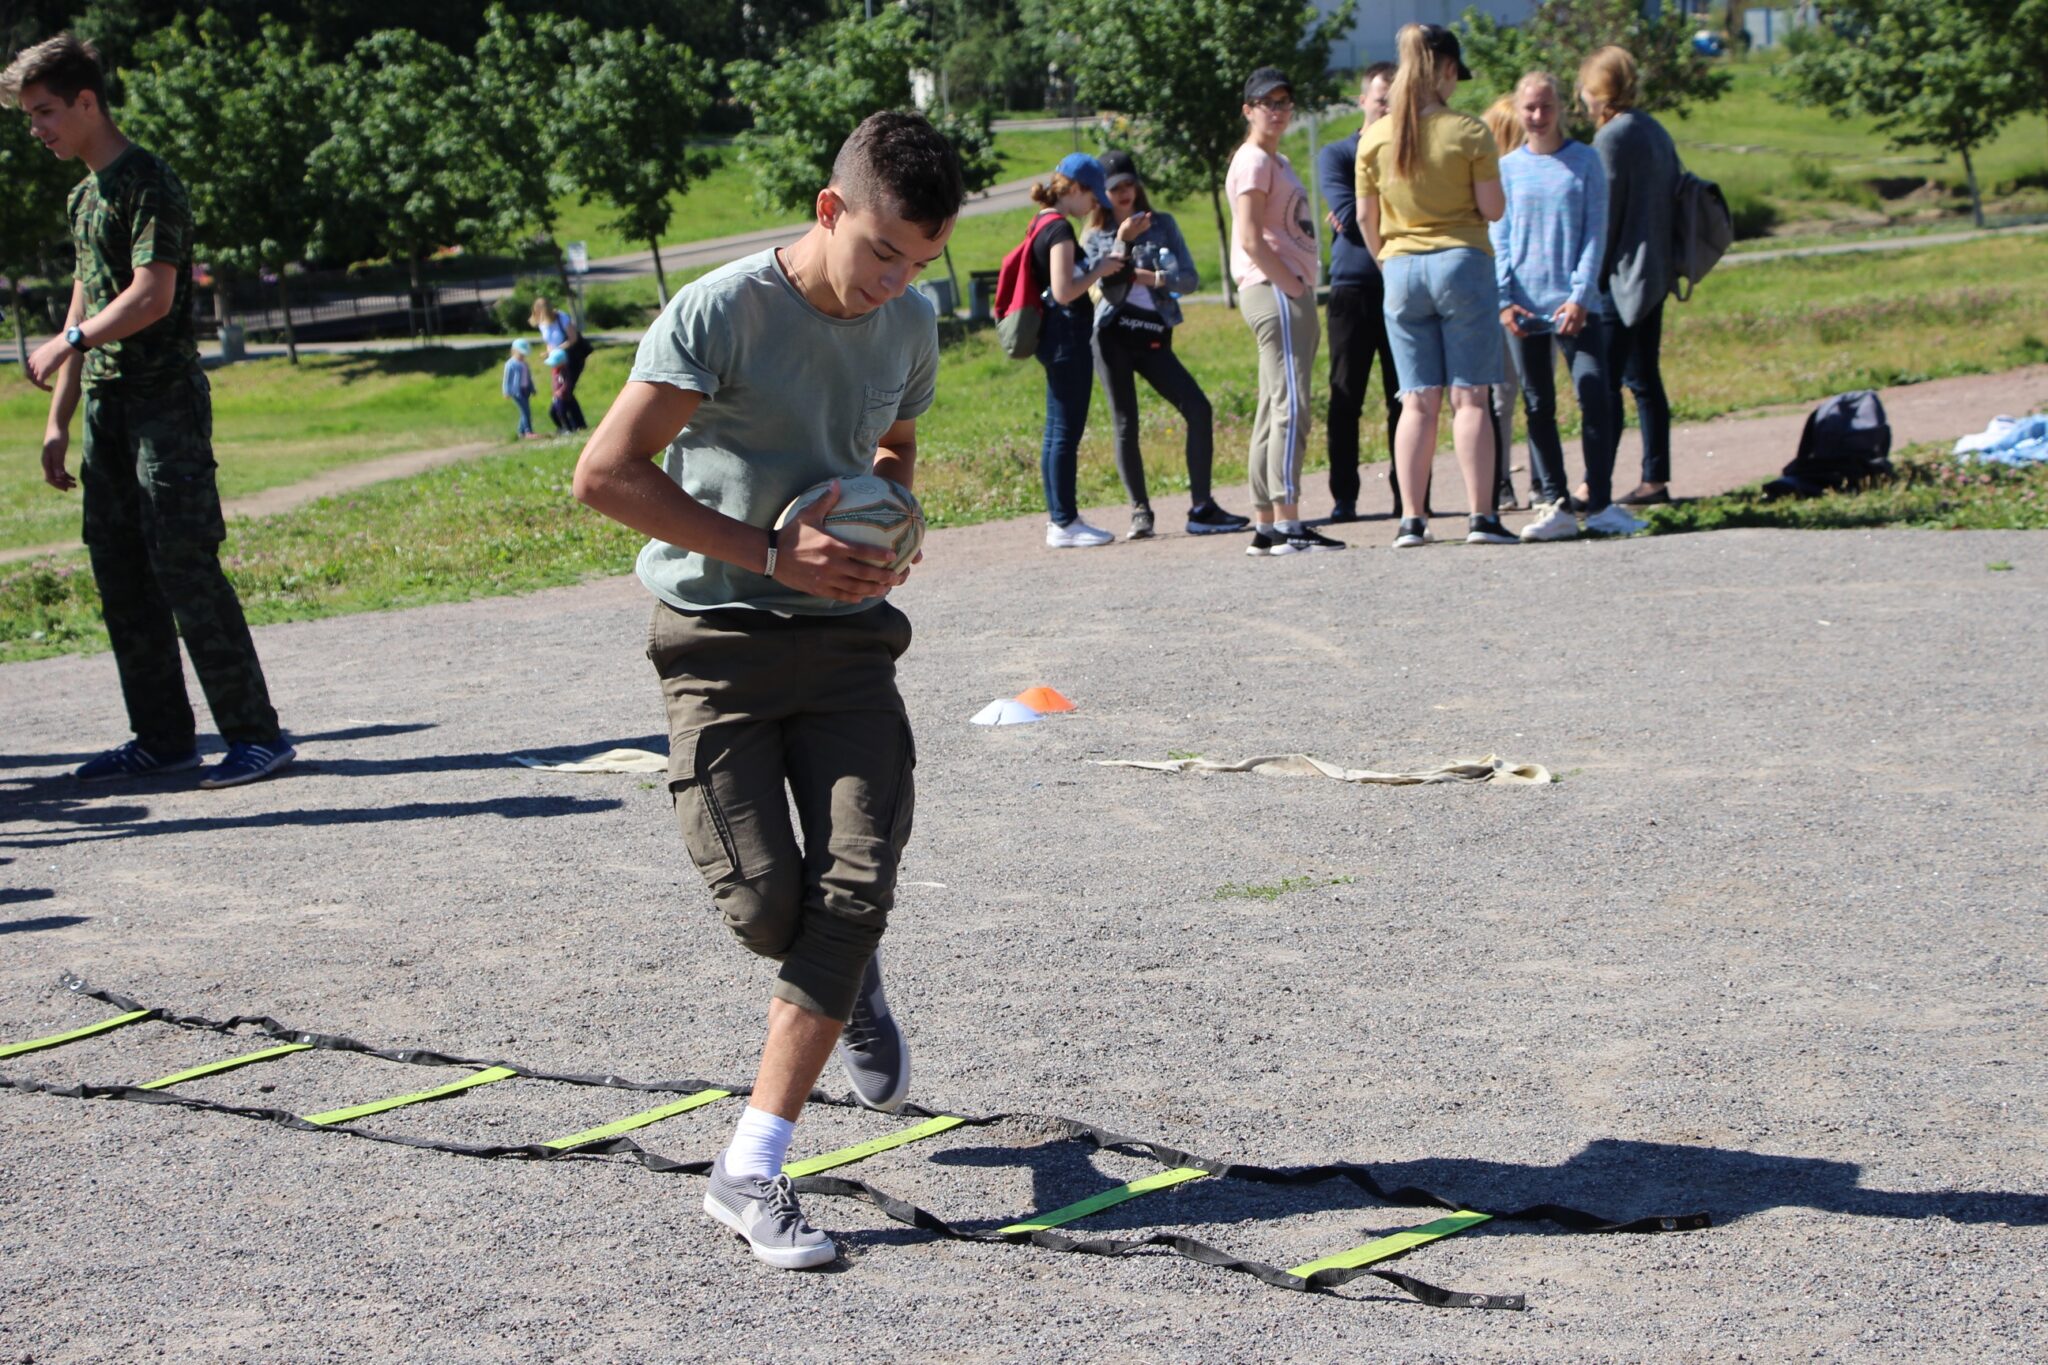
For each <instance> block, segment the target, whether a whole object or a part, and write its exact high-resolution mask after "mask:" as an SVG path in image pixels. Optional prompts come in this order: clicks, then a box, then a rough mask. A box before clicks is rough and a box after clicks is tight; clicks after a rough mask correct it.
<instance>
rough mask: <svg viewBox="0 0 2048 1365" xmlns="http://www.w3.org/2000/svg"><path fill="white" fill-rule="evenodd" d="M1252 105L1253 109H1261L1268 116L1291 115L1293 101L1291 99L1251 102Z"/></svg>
mask: <svg viewBox="0 0 2048 1365" xmlns="http://www.w3.org/2000/svg"><path fill="white" fill-rule="evenodd" d="M1252 103H1253V105H1254V106H1255V107H1257V108H1260V109H1263V110H1265V111H1266V112H1267V113H1269V114H1291V113H1293V112H1294V101H1293V100H1291V99H1277V100H1253V101H1252Z"/></svg>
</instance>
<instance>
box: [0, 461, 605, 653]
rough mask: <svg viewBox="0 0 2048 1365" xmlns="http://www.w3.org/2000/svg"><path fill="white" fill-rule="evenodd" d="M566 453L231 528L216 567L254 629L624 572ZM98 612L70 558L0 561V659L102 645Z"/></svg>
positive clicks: (363, 494) (431, 478) (477, 466)
mask: <svg viewBox="0 0 2048 1365" xmlns="http://www.w3.org/2000/svg"><path fill="white" fill-rule="evenodd" d="M576 453H577V452H576V448H575V447H574V446H571V445H566V444H565V445H554V446H544V447H540V448H538V449H536V448H534V447H521V448H519V449H516V450H510V451H507V452H506V453H504V454H502V455H493V456H489V457H486V458H484V459H479V460H476V461H473V462H470V463H467V464H462V465H451V466H448V467H445V468H442V469H436V470H432V471H430V472H428V473H425V474H421V475H418V476H416V477H413V478H409V479H399V480H394V481H392V482H390V483H384V484H378V485H376V486H374V487H371V488H367V489H363V490H360V491H358V492H354V493H348V494H344V495H342V496H339V497H333V498H323V499H321V500H320V501H318V502H316V503H313V504H311V505H309V506H307V507H305V508H302V509H299V510H298V511H296V512H291V513H287V514H285V515H282V516H276V517H266V518H263V519H262V520H258V521H249V522H241V523H237V524H236V525H235V526H234V528H233V531H232V534H231V535H230V537H229V539H228V542H227V544H226V545H225V546H223V552H222V555H221V562H222V564H223V566H224V567H225V568H226V569H227V571H228V574H229V576H230V577H231V578H233V580H234V583H235V587H236V589H237V590H238V591H239V592H240V593H241V596H242V605H243V607H244V609H245V610H246V611H247V613H248V615H249V619H250V621H251V622H253V623H255V624H258V625H261V624H265V623H268V622H273V621H298V620H309V619H313V618H317V617H323V616H333V615H338V614H341V613H346V612H357V611H382V610H386V609H390V608H396V607H411V606H420V605H423V604H425V603H429V602H449V601H460V600H463V599H466V598H470V597H476V596H486V595H498V594H503V593H514V592H527V591H531V590H533V589H536V588H546V587H559V586H563V585H566V584H570V583H576V582H579V581H581V580H583V579H585V578H589V577H592V576H595V575H599V574H608V573H622V572H625V571H626V570H627V569H628V568H629V567H630V566H631V564H632V560H633V556H634V554H635V553H637V552H638V550H639V548H640V545H641V544H642V539H643V538H642V537H640V536H639V535H637V534H635V533H634V532H632V531H629V530H627V529H626V528H625V527H623V526H619V525H617V524H615V523H613V522H610V521H607V520H605V519H604V518H603V517H600V516H598V515H597V514H596V513H595V512H591V511H588V510H586V509H585V508H583V507H582V506H580V505H579V504H577V503H576V502H575V500H574V499H573V498H571V497H570V495H569V477H570V474H571V472H572V471H573V470H574V468H575V463H576ZM98 608H99V603H98V597H97V594H96V593H95V592H94V591H93V586H92V574H91V572H90V570H89V569H87V567H86V565H85V558H84V556H83V555H82V554H77V553H73V554H70V555H66V556H63V557H61V558H57V559H45V560H38V561H34V562H31V563H29V564H26V565H21V566H0V660H11V659H26V658H36V657H40V656H42V655H46V654H56V653H64V652H71V651H76V650H80V649H104V648H105V647H106V631H105V629H104V627H102V625H101V624H100V620H99V609H98Z"/></svg>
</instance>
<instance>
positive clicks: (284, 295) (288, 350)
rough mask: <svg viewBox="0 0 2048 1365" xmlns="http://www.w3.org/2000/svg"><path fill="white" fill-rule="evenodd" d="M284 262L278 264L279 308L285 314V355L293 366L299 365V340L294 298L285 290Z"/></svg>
mask: <svg viewBox="0 0 2048 1365" xmlns="http://www.w3.org/2000/svg"><path fill="white" fill-rule="evenodd" d="M284 279H285V271H284V262H283V261H279V262H278V263H277V307H278V311H279V312H281V313H283V314H284V353H285V355H286V356H287V357H288V358H289V359H290V360H291V362H292V364H294V365H296V364H298V363H299V338H298V336H297V335H296V334H295V333H294V332H293V331H292V296H291V291H290V290H289V289H287V288H285V283H284Z"/></svg>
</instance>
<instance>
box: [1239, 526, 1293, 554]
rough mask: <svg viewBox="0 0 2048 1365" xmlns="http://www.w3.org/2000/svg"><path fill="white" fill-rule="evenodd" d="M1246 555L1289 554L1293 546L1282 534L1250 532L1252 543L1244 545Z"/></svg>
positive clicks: (1291, 552)
mask: <svg viewBox="0 0 2048 1365" xmlns="http://www.w3.org/2000/svg"><path fill="white" fill-rule="evenodd" d="M1244 552H1245V553H1246V554H1248V555H1291V554H1293V553H1294V547H1293V546H1292V545H1289V544H1288V543H1287V537H1286V536H1283V535H1270V536H1269V535H1267V534H1266V533H1265V532H1264V531H1254V532H1252V543H1251V544H1249V545H1247V546H1245V547H1244Z"/></svg>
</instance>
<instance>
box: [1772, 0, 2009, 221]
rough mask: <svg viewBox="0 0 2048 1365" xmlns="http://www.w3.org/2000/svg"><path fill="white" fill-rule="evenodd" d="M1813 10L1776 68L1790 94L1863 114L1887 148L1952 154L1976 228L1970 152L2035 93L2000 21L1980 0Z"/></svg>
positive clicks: (1860, 2) (1896, 1) (1897, 1)
mask: <svg viewBox="0 0 2048 1365" xmlns="http://www.w3.org/2000/svg"><path fill="white" fill-rule="evenodd" d="M1821 14H1822V19H1823V22H1822V23H1821V24H1820V25H1819V26H1817V27H1816V28H1814V29H1811V30H1808V31H1806V32H1805V33H1803V34H1801V35H1800V36H1799V39H1798V41H1797V42H1795V43H1794V44H1793V49H1792V57H1791V60H1790V61H1788V62H1787V63H1786V64H1785V72H1786V76H1787V78H1788V79H1789V81H1790V83H1791V87H1792V91H1793V97H1794V98H1796V99H1799V100H1801V101H1803V102H1805V103H1807V104H1816V105H1821V106H1824V107H1825V108H1826V109H1827V110H1828V112H1829V113H1831V114H1833V115H1834V116H1835V117H1836V118H1848V117H1851V116H1852V115H1856V114H1863V115H1867V116H1869V117H1870V118H1871V119H1873V120H1875V122H1876V124H1877V130H1878V131H1879V132H1881V133H1883V134H1885V135H1886V136H1887V137H1889V138H1890V139H1891V142H1892V145H1893V146H1894V147H1939V148H1942V149H1943V150H1945V151H1952V152H1955V153H1956V154H1958V155H1959V156H1961V157H1962V160H1963V175H1964V177H1965V178H1966V179H1967V180H1968V181H1969V187H1970V217H1971V220H1972V221H1973V222H1975V223H1976V225H1977V226H1978V227H1983V226H1984V197H1983V194H1982V192H1981V190H1980V189H1979V187H1978V184H1977V164H1976V161H1975V159H1974V155H1973V154H1974V153H1975V151H1976V150H1977V148H1979V147H1981V146H1983V145H1984V144H1985V143H1986V142H1989V141H1990V140H1991V139H1992V138H1994V137H1996V136H1997V135H1998V131H1999V129H2000V128H2002V127H2004V126H2005V124H2006V123H2007V122H2009V121H2010V120H2011V119H2012V118H2013V116H2014V115H2015V114H2017V113H2018V112H2019V111H2020V110H2021V109H2022V108H2024V107H2025V106H2026V105H2027V103H2028V102H2029V100H2030V98H2031V97H2033V96H2034V94H2035V90H2036V88H2037V87H2036V85H2035V82H2036V80H2037V78H2036V77H2035V76H2034V75H2033V73H2030V72H2026V71H2022V70H2019V69H2017V67H2016V64H2015V63H2014V61H2013V41H2012V39H2011V37H2010V35H2009V34H2008V32H2007V27H2006V24H2007V19H2006V18H2005V17H2004V16H1999V15H1994V14H1993V13H1992V12H1991V7H1990V6H1988V5H1986V4H1984V3H1982V0H1882V3H1879V0H1847V2H1846V3H1837V4H1832V5H1826V6H1823V8H1822V11H1821Z"/></svg>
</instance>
